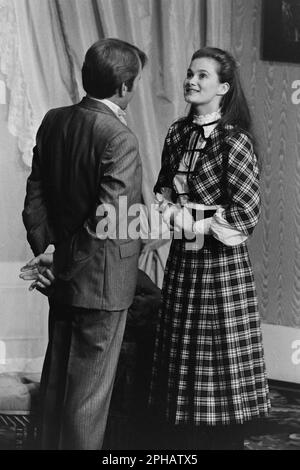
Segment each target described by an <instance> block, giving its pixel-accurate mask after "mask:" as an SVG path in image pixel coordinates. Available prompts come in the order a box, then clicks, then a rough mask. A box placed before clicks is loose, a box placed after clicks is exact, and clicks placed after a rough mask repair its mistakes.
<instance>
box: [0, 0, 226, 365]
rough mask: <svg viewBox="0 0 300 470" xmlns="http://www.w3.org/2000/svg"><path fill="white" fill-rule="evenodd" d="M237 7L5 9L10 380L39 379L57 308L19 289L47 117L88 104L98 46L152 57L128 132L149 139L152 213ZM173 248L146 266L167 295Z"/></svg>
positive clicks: (144, 147) (16, 4) (1, 285)
mask: <svg viewBox="0 0 300 470" xmlns="http://www.w3.org/2000/svg"><path fill="white" fill-rule="evenodd" d="M231 1H232V0H206V1H205V0H184V1H183V0H0V73H1V75H2V76H3V77H4V80H5V83H6V87H7V89H8V100H7V103H6V108H5V110H4V111H3V112H2V115H3V116H4V117H3V121H5V124H6V126H7V129H8V131H9V133H10V134H11V135H12V136H14V137H10V138H9V137H8V136H6V140H7V142H8V143H7V144H6V147H4V149H3V150H2V151H1V165H2V172H1V174H2V175H5V177H4V176H3V177H2V178H1V183H3V184H1V202H0V208H1V216H2V222H3V224H2V228H1V245H0V263H1V264H0V294H1V298H3V302H2V312H1V317H0V341H2V342H0V370H1V368H2V369H3V370H22V369H26V370H28V369H30V368H31V369H32V368H37V369H39V368H40V364H41V360H42V357H43V354H44V350H45V344H46V322H47V309H48V306H47V301H46V299H45V298H44V297H43V296H41V295H40V294H38V293H30V292H28V290H27V286H26V285H25V283H23V282H22V281H20V280H18V270H19V267H20V266H21V265H22V264H23V263H24V261H26V260H27V259H28V258H30V256H31V254H30V250H29V248H28V245H27V243H26V235H25V231H24V228H23V226H22V223H21V210H22V206H23V199H24V194H25V183H26V178H27V176H28V174H29V171H30V163H31V149H32V147H33V145H34V138H35V133H36V130H37V127H38V125H39V123H40V122H41V119H42V117H43V115H44V114H45V112H46V111H47V110H48V109H49V108H51V107H56V106H62V105H68V104H71V103H74V102H77V101H78V100H80V99H81V97H82V96H83V90H82V86H81V65H82V62H83V58H84V53H85V51H86V50H87V49H88V47H89V46H90V45H91V44H92V43H93V42H94V41H96V40H97V39H98V38H101V37H118V38H120V39H124V40H126V41H129V42H132V43H134V44H136V45H137V46H138V47H140V48H141V49H143V50H144V51H145V52H146V53H147V55H148V57H149V63H148V65H147V67H146V69H145V71H144V73H143V78H142V80H141V82H140V85H139V89H138V92H137V94H136V96H135V98H134V100H133V102H132V103H131V105H130V109H129V110H128V122H129V125H130V127H131V128H132V129H133V130H134V131H135V132H136V134H137V135H138V137H139V142H140V151H141V157H142V161H143V168H144V170H143V172H144V173H143V198H144V202H145V204H146V206H147V207H149V206H150V204H151V203H152V202H153V195H152V188H153V185H154V183H155V180H156V177H157V174H158V171H159V168H160V155H161V149H162V145H163V140H164V137H165V134H166V132H167V129H168V126H169V125H170V123H171V122H172V121H173V120H175V119H176V118H177V117H178V116H180V115H183V114H184V113H185V103H184V101H183V98H182V82H183V79H184V76H185V73H186V68H187V65H188V63H189V59H190V56H191V54H192V52H193V51H194V50H196V49H198V48H199V47H201V46H202V45H204V44H211V45H218V46H222V47H227V48H230V24H231ZM0 112H1V109H0ZM0 132H1V134H2V133H5V131H4V129H3V123H2V127H1V122H0ZM168 248H169V247H168V244H166V245H164V246H162V247H160V248H158V249H153V250H148V251H147V252H145V253H144V254H143V255H142V256H141V259H140V266H141V267H142V268H143V269H145V271H146V272H147V273H148V274H150V276H151V277H152V279H153V280H154V281H156V282H157V284H158V285H161V282H162V277H163V268H164V265H165V261H166V257H167V253H168ZM1 351H2V353H1ZM3 351H4V352H3ZM32 364H33V365H32Z"/></svg>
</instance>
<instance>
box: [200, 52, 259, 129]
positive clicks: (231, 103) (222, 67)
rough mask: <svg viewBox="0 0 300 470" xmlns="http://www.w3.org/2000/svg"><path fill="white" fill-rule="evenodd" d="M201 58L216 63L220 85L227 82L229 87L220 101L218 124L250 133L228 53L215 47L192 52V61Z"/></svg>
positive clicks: (241, 95)
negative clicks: (219, 119)
mask: <svg viewBox="0 0 300 470" xmlns="http://www.w3.org/2000/svg"><path fill="white" fill-rule="evenodd" d="M202 57H205V58H208V59H214V60H215V61H216V63H217V65H218V67H217V74H218V76H219V80H220V83H225V82H227V83H228V84H229V86H230V88H229V90H228V92H227V93H226V94H225V95H224V96H223V98H222V100H221V113H222V118H221V121H220V124H223V125H224V124H231V125H233V126H234V127H238V128H240V129H242V130H244V131H246V132H250V129H251V115H250V110H249V106H248V103H247V100H246V97H245V95H244V92H243V89H242V86H241V82H240V77H239V73H238V70H237V64H236V61H235V59H234V58H233V57H232V55H231V54H229V52H226V51H223V50H222V49H218V48H217V47H203V48H202V49H199V50H198V51H196V52H194V54H193V56H192V61H193V60H195V59H201V58H202Z"/></svg>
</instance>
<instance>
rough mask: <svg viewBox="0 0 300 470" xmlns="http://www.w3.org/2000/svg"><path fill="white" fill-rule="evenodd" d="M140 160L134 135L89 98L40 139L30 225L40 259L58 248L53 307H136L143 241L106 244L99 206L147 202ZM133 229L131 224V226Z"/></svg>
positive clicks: (44, 129) (53, 121)
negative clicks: (123, 200) (120, 201)
mask: <svg viewBox="0 0 300 470" xmlns="http://www.w3.org/2000/svg"><path fill="white" fill-rule="evenodd" d="M141 178H142V176H141V161H140V156H139V151H138V142H137V139H136V137H135V135H134V134H133V133H132V132H131V131H130V130H129V129H128V127H127V126H125V125H124V124H122V123H121V122H120V120H119V119H118V118H117V117H116V116H115V115H114V113H113V112H112V111H111V110H110V109H109V108H108V107H107V106H105V105H104V104H103V103H100V102H97V101H95V100H92V99H90V98H88V97H85V98H83V100H82V101H81V102H80V103H79V104H76V105H73V106H69V107H64V108H58V109H52V110H50V111H49V112H48V113H47V114H46V116H45V118H44V120H43V122H42V124H41V126H40V129H39V131H38V133H37V139H36V146H35V148H34V151H33V163H32V171H31V174H30V176H29V178H28V181H27V190H26V198H25V205H24V211H23V221H24V224H25V227H26V229H27V238H28V241H29V243H30V245H31V248H32V250H33V252H34V254H35V255H37V254H39V253H42V252H44V250H45V249H46V248H47V246H48V245H49V244H54V245H55V254H54V266H55V270H56V272H57V281H56V282H55V284H54V290H53V293H52V294H51V298H52V299H53V300H56V301H59V302H62V303H65V304H68V305H74V306H78V307H83V308H97V309H105V310H112V311H113V310H121V309H125V308H128V307H129V305H130V304H131V302H132V299H133V296H134V291H135V286H136V278H137V263H138V256H139V250H140V240H133V239H130V238H129V236H128V234H127V235H126V234H125V235H124V234H123V235H122V236H123V238H122V239H120V237H118V235H119V234H118V230H117V238H116V239H105V240H100V239H98V238H96V237H92V236H91V235H90V234H89V233H88V231H87V230H86V228H85V227H84V223H85V221H87V220H88V223H89V228H90V229H91V230H92V231H96V225H97V222H98V220H99V219H97V217H96V212H97V207H98V206H99V205H100V204H101V203H103V202H106V203H110V204H112V205H113V206H114V207H115V208H116V209H117V208H118V204H117V203H118V198H119V196H126V197H127V203H128V207H130V206H131V205H132V204H135V203H140V202H141ZM129 222H130V220H129Z"/></svg>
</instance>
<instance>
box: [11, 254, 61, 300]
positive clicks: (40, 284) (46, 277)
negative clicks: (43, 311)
mask: <svg viewBox="0 0 300 470" xmlns="http://www.w3.org/2000/svg"><path fill="white" fill-rule="evenodd" d="M19 277H20V278H21V279H23V280H24V281H32V280H33V281H34V282H33V283H32V284H30V286H29V290H33V289H35V288H37V289H38V290H40V291H41V292H43V293H45V289H47V288H49V287H50V286H51V285H52V284H53V282H54V281H55V276H54V274H53V254H52V253H43V254H41V255H39V256H36V257H35V258H33V259H32V260H30V261H29V262H28V263H27V264H26V265H25V266H23V267H22V268H21V274H20V276H19Z"/></svg>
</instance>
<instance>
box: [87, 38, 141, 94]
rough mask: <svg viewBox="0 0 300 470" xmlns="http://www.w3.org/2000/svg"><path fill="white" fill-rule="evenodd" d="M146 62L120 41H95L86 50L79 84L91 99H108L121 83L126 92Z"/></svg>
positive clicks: (131, 47)
mask: <svg viewBox="0 0 300 470" xmlns="http://www.w3.org/2000/svg"><path fill="white" fill-rule="evenodd" d="M146 62H147V56H146V54H145V53H144V52H142V51H141V50H140V49H138V48H137V47H136V46H133V45H132V44H129V43H128V42H125V41H121V40H120V39H114V38H106V39H101V40H99V41H97V42H96V43H95V44H93V45H92V46H91V47H90V48H89V49H88V51H87V53H86V55H85V59H84V63H83V67H82V84H83V88H84V89H85V91H86V92H87V93H88V94H89V95H91V96H93V97H94V98H99V99H104V98H110V97H111V96H113V95H114V94H115V92H116V90H119V89H120V87H121V85H122V83H125V84H126V85H127V87H128V90H129V91H130V90H131V89H132V85H133V82H134V79H135V78H136V76H137V75H138V73H139V70H140V64H141V66H142V68H143V67H144V65H145V64H146Z"/></svg>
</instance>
